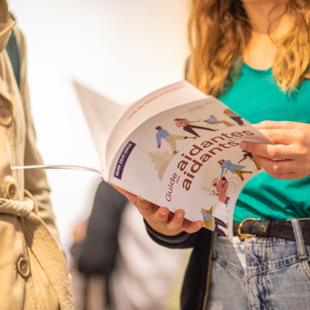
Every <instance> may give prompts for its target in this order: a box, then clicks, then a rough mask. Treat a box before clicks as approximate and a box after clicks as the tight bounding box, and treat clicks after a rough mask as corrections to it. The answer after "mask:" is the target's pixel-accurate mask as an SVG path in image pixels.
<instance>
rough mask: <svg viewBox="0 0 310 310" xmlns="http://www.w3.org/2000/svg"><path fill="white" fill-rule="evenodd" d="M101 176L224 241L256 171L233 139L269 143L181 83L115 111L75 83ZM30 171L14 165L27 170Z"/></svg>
mask: <svg viewBox="0 0 310 310" xmlns="http://www.w3.org/2000/svg"><path fill="white" fill-rule="evenodd" d="M75 87H76V90H77V93H78V96H79V98H80V102H81V105H82V108H83V111H84V114H85V117H86V120H87V123H88V125H89V128H90V131H91V135H92V138H93V140H94V143H95V145H96V149H97V152H98V155H99V157H100V161H101V163H102V166H103V170H102V171H98V170H95V169H89V168H85V167H74V166H71V167H70V166H67V165H64V166H51V165H50V166H40V167H41V168H78V169H88V170H92V171H96V172H98V173H100V174H101V175H102V177H103V178H104V179H105V180H107V181H109V182H110V183H112V184H115V185H117V186H119V187H121V188H123V189H125V190H127V191H129V192H132V193H133V194H136V195H138V196H141V197H143V198H144V199H146V200H149V201H151V202H153V203H155V204H157V205H159V206H163V207H167V208H169V209H170V210H171V211H172V212H174V211H176V210H177V209H184V211H185V217H186V218H187V219H189V220H191V221H197V220H203V221H204V223H205V227H206V228H207V229H210V230H212V231H215V232H217V233H219V234H221V235H223V236H226V237H228V238H231V237H232V236H233V233H232V222H233V213H234V207H235V204H236V201H237V198H238V195H239V193H240V191H241V190H242V188H243V186H244V185H245V183H246V182H247V181H248V180H249V179H250V178H252V177H253V176H255V175H257V174H258V173H260V172H262V171H263V169H262V167H261V166H260V165H259V164H258V163H257V162H256V161H255V158H254V157H253V155H252V154H251V153H249V152H246V151H244V150H242V149H241V148H240V147H239V143H240V142H241V141H244V140H246V141H251V142H257V143H264V144H271V143H272V142H271V141H270V140H269V139H268V138H267V137H265V136H264V135H263V134H262V133H261V132H259V131H258V130H257V129H256V128H254V127H253V126H252V125H251V124H249V123H248V122H247V121H246V120H245V119H243V118H242V117H241V116H239V115H238V114H236V113H235V112H234V111H232V110H230V109H229V108H228V107H227V106H226V105H224V104H223V103H221V102H220V101H218V100H217V99H216V98H214V97H212V96H206V95H205V94H203V93H202V92H200V91H199V90H197V89H196V88H195V87H193V86H192V85H191V84H189V83H188V82H186V81H180V82H177V83H174V84H172V85H168V86H166V87H163V88H161V89H159V90H157V91H155V92H153V93H151V94H149V95H147V96H145V97H144V98H142V99H140V100H139V101H137V102H136V103H134V104H132V105H131V106H130V107H129V108H128V109H126V110H125V111H124V112H123V113H122V108H120V107H119V106H117V105H115V104H114V103H112V102H109V101H107V100H106V99H105V98H102V97H100V96H99V95H96V94H94V93H93V92H91V91H88V90H87V89H85V88H83V87H82V86H80V85H78V84H75ZM34 167H38V166H28V167H15V168H34Z"/></svg>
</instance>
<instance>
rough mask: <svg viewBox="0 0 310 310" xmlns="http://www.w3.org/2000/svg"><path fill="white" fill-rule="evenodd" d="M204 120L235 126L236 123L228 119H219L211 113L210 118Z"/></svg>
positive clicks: (210, 122) (213, 123) (214, 123)
mask: <svg viewBox="0 0 310 310" xmlns="http://www.w3.org/2000/svg"><path fill="white" fill-rule="evenodd" d="M204 122H206V123H209V124H212V125H216V124H224V125H226V126H227V127H230V126H234V124H232V123H230V122H228V121H219V120H218V119H217V117H216V116H215V115H210V118H208V119H206V120H204Z"/></svg>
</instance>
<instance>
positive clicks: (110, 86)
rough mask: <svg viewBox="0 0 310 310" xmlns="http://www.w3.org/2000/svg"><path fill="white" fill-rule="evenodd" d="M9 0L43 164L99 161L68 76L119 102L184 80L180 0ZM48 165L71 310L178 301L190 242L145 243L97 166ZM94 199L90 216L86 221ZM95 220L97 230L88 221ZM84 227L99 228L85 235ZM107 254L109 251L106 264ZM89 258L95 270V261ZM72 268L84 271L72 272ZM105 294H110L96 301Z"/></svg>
mask: <svg viewBox="0 0 310 310" xmlns="http://www.w3.org/2000/svg"><path fill="white" fill-rule="evenodd" d="M8 3H9V9H10V11H11V12H12V13H13V14H14V15H15V17H16V20H17V25H18V27H19V28H20V29H21V30H22V31H23V33H24V35H25V38H26V43H27V47H28V56H27V59H28V83H29V88H30V99H31V104H32V107H31V108H32V115H33V119H34V124H35V128H36V132H37V148H38V150H39V151H40V153H41V156H42V158H43V161H44V163H45V164H69V165H80V166H87V167H91V168H96V169H101V164H100V162H99V158H98V156H97V154H96V150H95V147H94V145H93V142H92V139H91V136H90V133H89V131H88V128H87V125H86V121H85V119H84V117H83V114H82V111H81V108H80V105H79V102H78V97H77V94H76V92H75V89H74V86H73V83H72V82H73V81H76V82H78V83H79V84H80V85H82V86H84V87H86V88H88V89H90V90H92V91H94V92H96V93H98V94H100V95H102V96H104V97H106V98H108V99H110V100H111V101H113V102H115V103H118V104H120V105H123V106H126V105H129V104H131V103H133V102H134V101H136V100H138V99H139V98H141V97H142V96H144V95H146V94H148V93H149V92H151V91H153V90H155V89H157V88H159V87H162V86H164V85H167V84H169V83H173V82H176V81H178V80H181V79H183V76H184V64H185V61H186V58H187V57H188V55H189V48H188V45H187V31H186V23H187V17H188V3H187V0H130V1H128V0H65V1H64V0H44V1H42V0H40V1H39V0H27V1H25V0H8ZM46 173H47V178H48V181H49V185H50V188H51V200H52V205H53V209H54V213H55V215H56V223H57V226H58V228H59V232H60V238H61V243H62V245H63V247H64V250H65V252H66V253H67V258H68V265H69V267H70V268H71V274H72V276H73V284H74V290H75V297H76V310H80V309H81V310H82V309H87V310H88V309H91V310H96V309H98V310H102V309H105V307H106V308H107V309H108V308H109V309H112V308H113V309H114V307H116V308H117V309H122V310H132V309H135V310H139V309H141V310H147V309H152V310H157V309H158V310H164V309H169V310H170V309H171V310H172V309H173V310H174V309H178V308H179V294H180V287H181V281H182V280H181V279H182V277H183V273H184V269H185V265H186V261H187V258H188V251H180V250H174V251H171V250H167V249H164V248H161V247H159V246H158V245H157V244H155V243H154V242H152V241H151V240H150V239H149V238H148V236H147V234H146V231H145V228H144V224H143V221H142V218H141V216H140V215H139V214H138V212H137V211H136V210H135V208H132V207H130V206H128V205H126V201H123V199H122V198H120V197H118V198H117V199H116V198H115V197H114V198H115V199H116V200H118V201H120V202H121V203H120V204H119V205H118V206H114V205H113V204H114V203H115V201H116V200H115V199H114V200H113V199H112V200H113V201H114V202H113V203H112V204H111V203H110V204H109V201H110V200H109V199H107V197H108V196H109V197H112V196H113V195H117V193H114V194H113V193H110V189H108V188H104V189H101V190H100V188H101V187H105V185H104V184H103V183H101V184H100V182H101V179H100V177H99V176H98V175H96V174H94V173H90V172H81V171H72V170H70V171H69V170H47V171H46ZM99 184H100V185H99ZM98 185H99V189H98V192H97V194H98V195H99V196H97V195H96V201H97V207H96V208H97V211H96V212H97V213H96V212H95V205H94V197H95V193H96V190H97V188H98ZM106 191H108V192H109V193H107V192H106ZM93 205H94V212H93V213H94V214H93V219H92V217H91V218H90V220H89V222H88V217H89V215H90V213H91V210H92V207H93ZM125 206H126V208H125ZM123 209H125V211H126V212H123ZM111 210H112V211H111ZM98 212H99V213H98ZM100 212H101V213H100ZM99 215H100V216H102V218H103V220H104V219H106V220H107V219H108V217H109V216H110V217H112V218H113V217H114V220H115V219H116V224H115V225H114V228H115V229H114V230H113V226H112V228H109V229H108V224H104V223H103V222H101V221H100V220H99V219H100V217H99ZM121 217H122V219H121ZM96 220H97V222H96ZM107 222H108V223H114V222H112V221H107ZM88 223H89V224H88ZM101 223H102V224H101ZM91 224H92V225H93V226H92V225H91ZM138 224H139V225H138ZM96 225H97V228H98V227H99V228H101V231H98V230H96V227H95V226H96ZM98 225H99V226H98ZM91 227H93V228H91ZM87 229H88V235H87V238H88V239H87V240H86V245H85V243H83V242H84V239H85V234H86V230H87ZM92 229H93V231H96V232H97V233H98V232H99V233H101V234H102V235H98V234H97V235H96V234H92ZM112 231H113V233H114V235H113V236H112V237H111V232H112ZM73 232H74V233H73ZM105 238H106V239H105ZM104 240H105V241H104ZM117 240H119V243H120V254H119V255H118V254H117V253H118V250H117V245H116V243H118V241H117ZM96 242H97V243H96ZM73 244H74V245H73ZM83 244H84V261H83V262H84V263H83V264H82V267H81V266H80V267H77V266H76V263H77V261H78V259H79V256H80V255H81V251H82V258H83V246H81V245H83ZM72 245H73V248H72ZM87 246H88V247H89V248H87ZM100 247H101V252H100V251H97V252H96V253H94V255H93V254H92V252H91V250H89V249H92V250H93V249H95V250H96V249H99V248H100ZM70 248H71V251H70ZM85 248H86V249H87V251H85ZM72 249H73V250H72ZM71 253H72V254H73V255H71ZM108 254H111V255H110V256H109V255H108ZM96 255H97V256H96ZM100 255H101V258H100ZM117 255H118V258H119V259H118V262H117V263H116V260H117V259H116V257H117ZM94 258H98V259H97V262H94V260H91V259H94ZM105 260H109V262H108V263H107V264H106V265H104V262H105ZM96 264H97V265H98V266H99V267H98V266H97V265H96ZM109 264H110V265H109ZM114 265H115V266H117V268H116V267H115V266H114ZM96 266H97V267H98V268H99V269H100V268H102V270H103V271H102V270H99V271H98V270H96V268H97V267H96ZM95 267H96V268H95ZM79 268H80V269H81V271H82V272H84V274H82V273H79V271H78V269H79ZM104 268H105V269H104ZM112 269H113V270H112ZM104 270H105V271H104ZM106 270H108V271H107V273H106V274H105V272H106ZM112 271H113V276H111V272H112ZM93 272H94V273H98V272H99V274H100V277H99V278H98V277H97V278H96V277H89V276H90V275H92V273H93ZM102 275H103V277H104V280H103V278H102ZM89 278H90V279H91V280H89ZM111 279H112V280H111ZM106 280H109V281H106ZM87 281H88V282H87ZM85 283H88V284H87V285H86V284H85ZM83 285H84V286H83ZM85 285H86V286H85ZM87 287H88V288H87ZM109 287H110V288H111V289H112V288H114V294H111V293H109V290H110V288H109ZM87 292H88V293H89V292H90V293H91V294H88V296H89V298H88V299H89V301H90V303H89V304H87V302H86V301H85V300H83V299H85V298H84V297H85V296H86V295H87V294H86V293H87ZM109 296H110V297H111V296H112V298H114V299H115V300H116V301H117V302H112V303H111V302H110V301H109V300H103V299H104V298H107V299H109V298H110V297H109ZM119 296H120V297H119ZM167 297H169V298H167ZM103 305H104V306H103ZM111 307H112V308H111Z"/></svg>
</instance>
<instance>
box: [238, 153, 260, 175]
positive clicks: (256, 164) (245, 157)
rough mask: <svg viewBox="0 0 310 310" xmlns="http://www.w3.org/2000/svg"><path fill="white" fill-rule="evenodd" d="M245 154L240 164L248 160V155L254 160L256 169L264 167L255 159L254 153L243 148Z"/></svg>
mask: <svg viewBox="0 0 310 310" xmlns="http://www.w3.org/2000/svg"><path fill="white" fill-rule="evenodd" d="M242 152H243V153H244V154H243V159H241V160H239V161H238V164H240V163H241V162H242V161H244V160H246V159H247V158H248V157H249V158H250V159H251V160H252V161H253V162H254V164H255V166H256V168H257V169H256V170H260V169H262V166H261V165H260V164H259V163H258V162H257V161H256V160H255V158H254V156H253V154H252V153H250V152H248V151H246V150H243V151H242Z"/></svg>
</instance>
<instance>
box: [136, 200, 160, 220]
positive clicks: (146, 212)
mask: <svg viewBox="0 0 310 310" xmlns="http://www.w3.org/2000/svg"><path fill="white" fill-rule="evenodd" d="M136 207H137V209H138V211H139V212H140V213H141V215H142V216H143V217H145V218H147V217H149V216H150V215H152V214H154V213H155V212H156V211H157V210H158V209H159V207H158V206H156V205H155V204H153V203H151V202H149V201H147V200H145V199H143V198H142V197H137V203H136Z"/></svg>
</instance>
